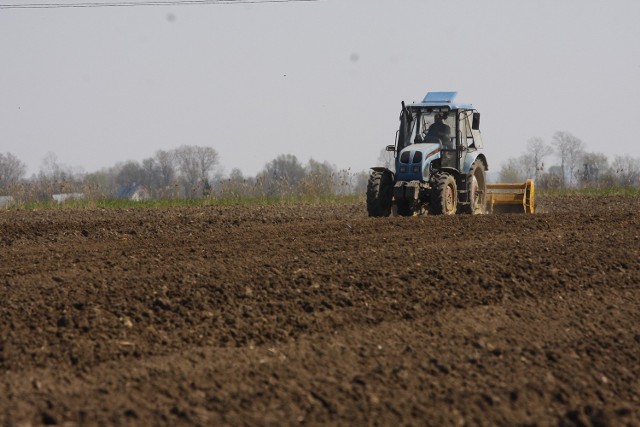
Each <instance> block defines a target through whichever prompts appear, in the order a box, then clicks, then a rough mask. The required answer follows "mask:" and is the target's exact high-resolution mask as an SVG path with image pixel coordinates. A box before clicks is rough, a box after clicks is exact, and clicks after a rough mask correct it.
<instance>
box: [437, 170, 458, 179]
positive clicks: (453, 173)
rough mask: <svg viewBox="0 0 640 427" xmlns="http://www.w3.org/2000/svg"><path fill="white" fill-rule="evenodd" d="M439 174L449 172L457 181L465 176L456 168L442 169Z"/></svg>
mask: <svg viewBox="0 0 640 427" xmlns="http://www.w3.org/2000/svg"><path fill="white" fill-rule="evenodd" d="M438 172H447V173H448V174H449V175H453V177H455V178H456V180H457V179H458V177H460V176H462V175H463V174H462V173H461V172H460V171H459V170H458V169H456V168H440V169H438Z"/></svg>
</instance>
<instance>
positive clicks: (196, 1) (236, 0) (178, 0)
mask: <svg viewBox="0 0 640 427" xmlns="http://www.w3.org/2000/svg"><path fill="white" fill-rule="evenodd" d="M311 1H319V0H169V1H148V0H143V1H119V2H98V3H93V2H82V3H23V4H0V9H59V8H72V7H77V8H81V7H135V6H184V5H211V4H247V3H290V2H311Z"/></svg>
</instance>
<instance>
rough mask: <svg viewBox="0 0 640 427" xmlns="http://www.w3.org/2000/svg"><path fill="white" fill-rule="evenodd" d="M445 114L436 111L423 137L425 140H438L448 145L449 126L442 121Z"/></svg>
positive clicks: (449, 136) (449, 137)
mask: <svg viewBox="0 0 640 427" xmlns="http://www.w3.org/2000/svg"><path fill="white" fill-rule="evenodd" d="M444 119H446V116H445V115H444V114H442V113H436V116H435V121H434V122H433V124H432V125H431V126H429V129H428V130H427V133H426V135H425V137H424V139H425V142H439V143H441V144H442V145H445V144H446V145H448V144H449V143H450V142H451V127H450V126H449V125H447V124H446V123H445V122H444Z"/></svg>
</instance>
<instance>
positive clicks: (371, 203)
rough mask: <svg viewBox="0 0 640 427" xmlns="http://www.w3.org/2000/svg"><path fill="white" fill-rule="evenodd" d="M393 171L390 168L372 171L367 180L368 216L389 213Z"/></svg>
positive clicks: (391, 198) (387, 214)
mask: <svg viewBox="0 0 640 427" xmlns="http://www.w3.org/2000/svg"><path fill="white" fill-rule="evenodd" d="M392 200H393V173H391V171H390V170H384V171H375V170H374V171H372V172H371V174H370V175H369V181H368V182H367V212H368V213H369V216H373V217H381V216H389V215H391V202H392Z"/></svg>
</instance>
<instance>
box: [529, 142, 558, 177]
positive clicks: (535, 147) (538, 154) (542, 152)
mask: <svg viewBox="0 0 640 427" xmlns="http://www.w3.org/2000/svg"><path fill="white" fill-rule="evenodd" d="M527 153H528V154H529V155H530V156H531V162H532V163H533V165H532V166H533V176H534V179H535V181H538V178H539V177H540V173H541V172H542V171H544V159H545V157H547V156H549V155H551V154H552V153H553V148H552V147H551V146H550V145H547V144H545V142H544V140H543V139H542V138H540V137H537V136H536V137H533V138H530V139H529V140H528V141H527ZM528 176H531V175H528Z"/></svg>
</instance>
